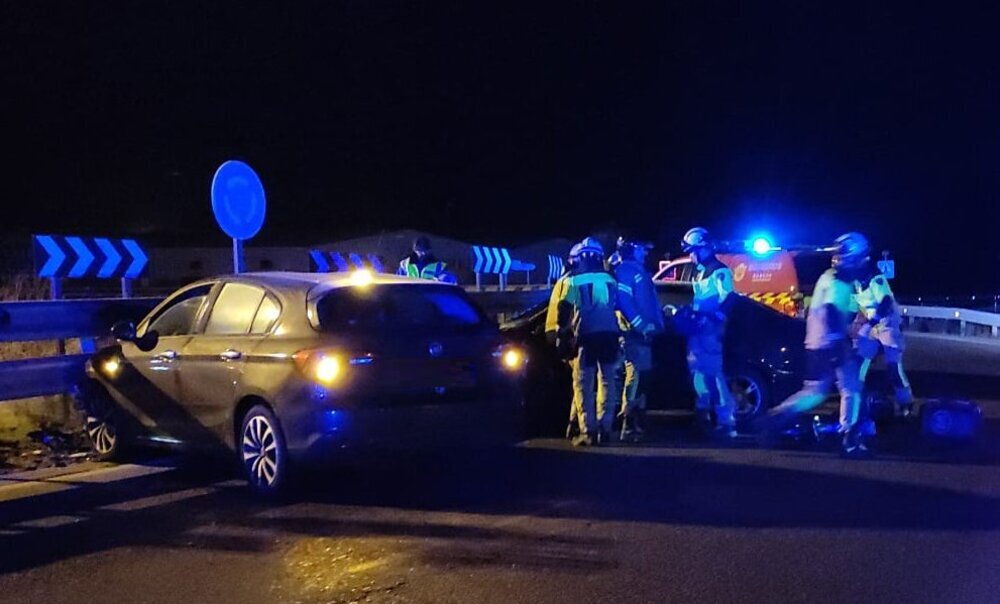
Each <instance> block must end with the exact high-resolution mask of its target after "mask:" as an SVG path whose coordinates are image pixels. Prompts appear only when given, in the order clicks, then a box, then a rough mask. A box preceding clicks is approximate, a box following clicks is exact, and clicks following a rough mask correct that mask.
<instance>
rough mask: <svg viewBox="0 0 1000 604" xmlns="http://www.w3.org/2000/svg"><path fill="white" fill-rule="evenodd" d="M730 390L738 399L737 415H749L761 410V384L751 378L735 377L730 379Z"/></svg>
mask: <svg viewBox="0 0 1000 604" xmlns="http://www.w3.org/2000/svg"><path fill="white" fill-rule="evenodd" d="M729 391H730V392H732V394H733V398H734V399H735V400H736V415H737V416H741V417H749V416H751V415H753V414H755V413H757V411H759V410H760V405H761V398H760V396H761V395H760V386H758V385H757V383H756V382H754V381H753V380H751V379H748V378H745V377H734V378H731V379H730V380H729Z"/></svg>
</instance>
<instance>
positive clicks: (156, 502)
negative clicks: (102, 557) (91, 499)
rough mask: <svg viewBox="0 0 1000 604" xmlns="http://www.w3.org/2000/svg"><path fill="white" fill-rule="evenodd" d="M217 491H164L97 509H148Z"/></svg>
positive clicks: (207, 489) (199, 489)
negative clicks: (160, 493)
mask: <svg viewBox="0 0 1000 604" xmlns="http://www.w3.org/2000/svg"><path fill="white" fill-rule="evenodd" d="M215 492H216V489H213V488H210V487H202V488H197V489H185V490H183V491H174V492H172V493H163V494H162V495H152V496H150V497H141V498H139V499H133V500H131V501H122V502H119V503H112V504H109V505H102V506H101V507H99V508H97V509H99V510H103V511H106V512H136V511H139V510H146V509H149V508H155V507H159V506H161V505H168V504H171V503H177V502H178V501H185V500H187V499H194V498H195V497H203V496H205V495H211V494H212V493H215Z"/></svg>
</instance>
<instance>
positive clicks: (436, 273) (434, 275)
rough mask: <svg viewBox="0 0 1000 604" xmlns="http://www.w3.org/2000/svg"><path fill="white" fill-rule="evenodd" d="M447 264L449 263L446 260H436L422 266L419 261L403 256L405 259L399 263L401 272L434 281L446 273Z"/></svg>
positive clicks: (408, 275)
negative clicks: (412, 260)
mask: <svg viewBox="0 0 1000 604" xmlns="http://www.w3.org/2000/svg"><path fill="white" fill-rule="evenodd" d="M445 266H447V265H446V264H445V263H444V262H439V261H436V262H431V263H429V264H426V265H425V266H424V267H423V268H421V267H420V266H419V265H418V264H417V263H415V262H411V261H410V259H409V258H403V261H402V262H400V263H399V274H401V275H406V276H407V277H415V278H417V279H430V280H432V281H433V280H436V279H438V278H439V277H440V276H441V275H442V274H443V273H444V269H445Z"/></svg>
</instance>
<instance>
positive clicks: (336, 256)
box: [309, 250, 385, 273]
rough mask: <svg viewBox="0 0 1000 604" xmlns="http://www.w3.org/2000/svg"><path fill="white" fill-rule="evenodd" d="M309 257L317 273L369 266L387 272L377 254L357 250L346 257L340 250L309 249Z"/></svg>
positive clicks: (380, 271)
mask: <svg viewBox="0 0 1000 604" xmlns="http://www.w3.org/2000/svg"><path fill="white" fill-rule="evenodd" d="M309 258H310V259H311V260H312V263H311V264H312V270H313V272H316V273H342V272H345V271H350V270H352V268H356V269H361V268H369V269H372V270H374V271H375V272H376V273H384V272H385V265H384V264H382V261H381V260H380V259H379V257H378V256H376V255H375V254H368V255H367V256H362V255H361V254H359V253H357V252H348V253H347V256H346V257H345V256H344V254H342V253H340V252H324V251H323V250H309Z"/></svg>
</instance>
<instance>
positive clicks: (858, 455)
mask: <svg viewBox="0 0 1000 604" xmlns="http://www.w3.org/2000/svg"><path fill="white" fill-rule="evenodd" d="M840 455H841V457H846V458H849V459H864V458H866V457H870V456H871V451H869V450H868V447H866V446H865V443H864V439H863V438H862V435H861V431H860V430H858V428H857V427H854V428H851V429H850V430H848V431H847V433H846V434H844V441H843V443H842V444H841V448H840Z"/></svg>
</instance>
